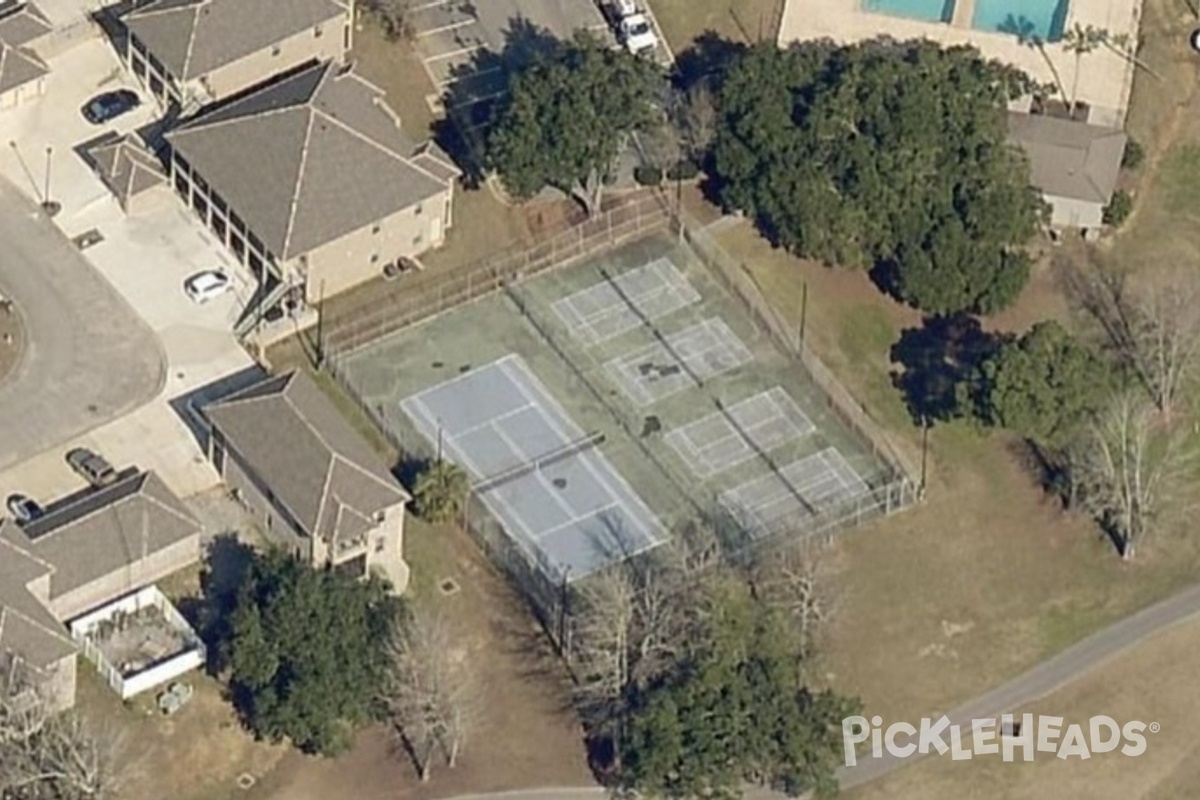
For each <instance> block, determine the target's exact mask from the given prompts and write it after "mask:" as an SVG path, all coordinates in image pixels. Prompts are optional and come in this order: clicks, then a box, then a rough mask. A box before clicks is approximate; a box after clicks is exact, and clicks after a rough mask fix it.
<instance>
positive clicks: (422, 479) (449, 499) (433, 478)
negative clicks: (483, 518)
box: [413, 461, 471, 524]
mask: <svg viewBox="0 0 1200 800" xmlns="http://www.w3.org/2000/svg"><path fill="white" fill-rule="evenodd" d="M470 491H471V483H470V481H469V480H468V479H467V473H465V472H463V471H462V470H461V469H459V468H458V467H457V466H455V465H454V464H451V463H450V462H449V461H432V462H430V464H429V466H428V467H426V468H425V470H423V471H422V472H421V474H420V475H418V476H417V480H416V483H415V484H414V485H413V502H414V509H413V510H414V511H416V512H417V516H419V517H421V518H422V519H424V520H425V521H427V522H432V523H435V524H437V523H443V522H449V521H450V520H452V519H454V518H455V517H457V516H458V515H459V514H460V513H462V510H463V505H464V504H465V503H466V500H467V495H468V493H469V492H470Z"/></svg>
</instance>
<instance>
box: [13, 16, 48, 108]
mask: <svg viewBox="0 0 1200 800" xmlns="http://www.w3.org/2000/svg"><path fill="white" fill-rule="evenodd" d="M51 30H52V26H51V25H50V22H49V21H48V20H47V19H46V17H45V15H43V14H42V12H41V11H40V10H39V9H38V8H37V6H34V5H31V4H28V3H0V92H7V91H9V90H11V89H15V88H16V87H18V86H21V85H22V84H26V83H30V82H32V81H35V80H37V79H38V78H40V77H42V76H43V75H46V74H47V73H49V72H50V67H49V66H48V65H47V64H46V62H45V61H43V60H42V59H41V56H39V55H38V54H37V53H35V52H33V51H32V50H30V49H29V48H28V47H26V45H28V44H29V43H30V42H32V41H33V40H35V39H37V38H38V37H40V36H44V35H45V34H47V33H49V32H50V31H51Z"/></svg>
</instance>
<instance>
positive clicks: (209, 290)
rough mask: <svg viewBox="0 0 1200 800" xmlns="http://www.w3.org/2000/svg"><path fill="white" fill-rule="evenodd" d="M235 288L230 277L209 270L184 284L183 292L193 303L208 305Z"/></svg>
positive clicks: (193, 276) (192, 277)
mask: <svg viewBox="0 0 1200 800" xmlns="http://www.w3.org/2000/svg"><path fill="white" fill-rule="evenodd" d="M232 288H233V283H232V282H231V281H230V280H229V276H228V275H226V274H225V273H224V272H221V270H219V269H209V270H205V271H204V272H197V273H196V274H195V275H192V276H191V277H190V278H188V279H187V280H186V281H184V282H183V291H184V292H186V293H187V296H188V297H190V298H191V299H192V302H193V303H200V304H203V303H207V302H208V301H209V300H212V299H213V298H214V297H220V296H221V295H223V294H225V293H226V292H228V291H229V290H230V289H232Z"/></svg>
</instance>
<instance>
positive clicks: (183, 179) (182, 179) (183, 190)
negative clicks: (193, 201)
mask: <svg viewBox="0 0 1200 800" xmlns="http://www.w3.org/2000/svg"><path fill="white" fill-rule="evenodd" d="M175 191H177V192H179V193H180V194H181V195H183V197H184V200H185V202H186V199H187V198H188V197H189V196H190V195H191V193H192V186H191V184H189V183H188V179H187V176H186V175H178V174H177V175H176V176H175Z"/></svg>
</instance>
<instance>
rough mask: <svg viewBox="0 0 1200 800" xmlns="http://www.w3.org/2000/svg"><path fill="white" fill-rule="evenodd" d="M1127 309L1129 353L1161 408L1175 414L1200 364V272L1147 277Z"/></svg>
mask: <svg viewBox="0 0 1200 800" xmlns="http://www.w3.org/2000/svg"><path fill="white" fill-rule="evenodd" d="M1121 311H1122V320H1123V323H1124V328H1125V333H1126V338H1127V342H1126V346H1127V351H1128V352H1127V354H1126V355H1127V357H1128V359H1129V361H1130V363H1131V364H1132V366H1133V368H1134V369H1135V370H1136V371H1137V374H1138V377H1139V378H1141V380H1142V383H1143V384H1145V386H1146V389H1147V391H1149V393H1150V396H1151V398H1152V399H1153V400H1154V404H1155V405H1156V406H1157V407H1158V410H1159V411H1161V412H1162V413H1164V414H1168V415H1169V414H1170V413H1171V412H1172V410H1173V408H1174V405H1175V402H1176V400H1177V399H1178V398H1179V396H1180V394H1181V393H1182V391H1183V390H1184V389H1185V388H1186V386H1187V384H1188V383H1189V381H1190V379H1191V378H1193V377H1194V376H1195V375H1196V371H1197V367H1198V366H1200V277H1198V276H1197V275H1196V273H1195V272H1194V271H1192V270H1184V269H1178V270H1171V271H1170V272H1168V273H1166V274H1163V275H1159V276H1154V277H1152V278H1149V279H1147V280H1144V281H1143V282H1142V284H1141V285H1139V286H1138V287H1137V288H1136V289H1134V290H1133V291H1132V292H1130V293H1129V296H1128V301H1127V302H1125V303H1122V304H1121Z"/></svg>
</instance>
